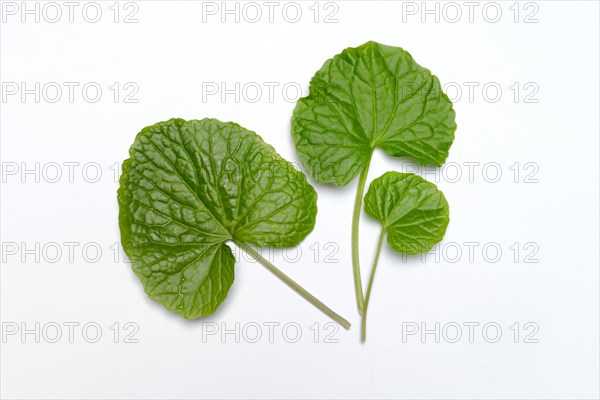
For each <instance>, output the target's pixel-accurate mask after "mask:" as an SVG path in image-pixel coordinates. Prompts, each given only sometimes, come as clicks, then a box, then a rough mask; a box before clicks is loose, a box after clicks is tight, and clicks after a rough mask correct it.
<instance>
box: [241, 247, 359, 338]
mask: <svg viewBox="0 0 600 400" xmlns="http://www.w3.org/2000/svg"><path fill="white" fill-rule="evenodd" d="M234 243H235V244H236V245H237V246H238V247H239V248H240V249H242V250H244V251H245V252H246V253H248V254H250V255H251V256H252V258H254V259H255V260H256V261H258V262H259V263H260V264H261V265H262V266H263V267H265V268H266V269H268V270H269V271H270V272H271V273H273V274H274V275H275V276H276V277H278V278H279V279H281V280H282V281H283V283H285V284H286V285H288V286H289V287H290V288H292V289H293V290H294V291H295V292H296V293H298V294H299V295H300V296H302V297H304V299H306V300H307V301H308V302H309V303H310V304H312V305H313V306H315V307H317V308H318V309H319V310H321V311H322V312H323V313H324V314H325V315H327V316H328V317H330V318H331V319H333V320H334V321H335V322H337V323H338V324H340V325H341V326H343V327H344V328H345V329H350V322H348V321H347V320H346V319H344V318H343V317H342V316H340V315H339V314H337V313H336V312H335V311H333V310H332V309H331V308H329V307H327V306H326V305H325V304H323V302H321V301H320V300H319V299H317V298H316V297H315V296H313V295H312V294H310V293H309V292H308V291H307V290H306V289H304V288H303V287H302V286H300V285H298V284H297V283H296V282H295V281H294V280H292V278H290V277H289V276H287V275H286V274H284V273H283V272H282V271H281V270H279V269H278V268H277V267H275V266H274V265H273V264H271V263H270V262H269V261H268V260H266V259H264V258H263V257H262V256H261V255H260V253H258V252H257V251H256V250H254V249H253V248H252V247H250V246H248V245H247V244H245V243H243V242H240V241H237V240H234Z"/></svg>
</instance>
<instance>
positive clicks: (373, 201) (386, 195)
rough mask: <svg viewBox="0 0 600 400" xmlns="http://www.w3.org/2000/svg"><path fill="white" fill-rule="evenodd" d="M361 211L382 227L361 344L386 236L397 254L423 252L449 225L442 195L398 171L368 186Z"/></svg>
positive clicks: (386, 174)
mask: <svg viewBox="0 0 600 400" xmlns="http://www.w3.org/2000/svg"><path fill="white" fill-rule="evenodd" d="M365 212H366V213H367V214H368V215H370V216H371V217H373V218H374V219H376V220H377V221H379V222H381V224H382V227H381V233H380V235H379V241H378V243H377V251H376V252H375V259H374V261H373V267H372V268H371V275H370V277H369V284H368V286H367V292H366V295H365V302H364V306H363V313H362V333H361V340H362V341H363V342H364V341H365V340H366V335H367V310H368V308H369V300H370V298H371V290H372V289H373V281H374V279H375V271H376V270H377V263H378V261H379V254H380V253H381V245H382V243H383V238H384V237H385V236H386V233H387V241H388V243H389V244H390V246H392V248H393V249H394V250H396V251H397V252H399V253H404V254H418V253H425V252H426V251H428V250H429V249H431V248H432V247H433V246H434V245H435V244H436V243H438V242H439V241H441V240H442V239H443V238H444V234H445V233H446V228H447V227H448V223H449V222H450V218H449V208H448V202H447V201H446V198H445V197H444V194H443V193H442V192H441V191H439V190H438V188H437V187H436V186H435V185H434V184H433V183H431V182H428V181H426V180H425V179H423V178H421V177H420V176H417V175H414V174H403V173H400V172H386V173H385V174H383V175H382V176H380V177H379V178H377V179H375V180H374V181H373V182H372V183H371V186H370V187H369V190H368V191H367V195H366V196H365Z"/></svg>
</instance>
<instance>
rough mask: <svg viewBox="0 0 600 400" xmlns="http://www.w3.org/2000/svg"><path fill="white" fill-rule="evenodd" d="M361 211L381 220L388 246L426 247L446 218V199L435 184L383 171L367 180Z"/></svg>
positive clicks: (411, 251)
mask: <svg viewBox="0 0 600 400" xmlns="http://www.w3.org/2000/svg"><path fill="white" fill-rule="evenodd" d="M365 212H366V213H367V214H368V215H370V216H371V217H373V218H374V219H376V220H377V221H379V222H381V224H382V225H383V230H384V231H387V241H388V243H389V244H390V246H392V247H393V248H394V250H396V251H397V252H399V253H404V254H418V253H424V252H426V251H428V250H430V249H431V248H432V247H433V246H434V245H435V244H436V243H438V242H439V241H441V240H442V239H443V238H444V234H445V233H446V227H447V226H448V223H449V222H450V218H449V213H450V211H449V208H448V202H446V198H445V197H444V194H443V193H442V192H441V191H440V190H438V188H437V186H435V185H434V184H433V183H431V182H428V181H426V180H425V179H423V178H421V177H420V176H417V175H414V174H403V173H400V172H386V173H385V174H383V175H382V176H380V177H379V178H377V179H375V180H374V181H373V182H372V183H371V186H370V187H369V190H368V191H367V194H366V196H365Z"/></svg>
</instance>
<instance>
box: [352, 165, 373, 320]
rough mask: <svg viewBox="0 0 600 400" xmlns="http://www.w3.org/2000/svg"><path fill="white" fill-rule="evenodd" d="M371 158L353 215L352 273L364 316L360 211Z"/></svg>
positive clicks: (360, 184)
mask: <svg viewBox="0 0 600 400" xmlns="http://www.w3.org/2000/svg"><path fill="white" fill-rule="evenodd" d="M370 164H371V157H369V161H367V164H366V165H365V168H363V170H362V172H361V173H360V177H359V178H358V186H357V187H356V198H355V199H354V212H353V214H352V272H353V273H354V291H355V293H356V304H357V306H358V313H359V314H360V315H363V308H364V295H363V290H362V278H361V276H360V257H359V252H358V239H359V235H358V224H359V222H360V211H361V208H362V207H361V206H362V201H363V194H364V192H365V184H366V183H367V175H368V174H369V165H370Z"/></svg>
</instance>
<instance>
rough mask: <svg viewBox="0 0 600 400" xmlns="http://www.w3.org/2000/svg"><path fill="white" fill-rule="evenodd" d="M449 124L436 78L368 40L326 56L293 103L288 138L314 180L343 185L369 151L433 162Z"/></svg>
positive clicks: (444, 147) (447, 141)
mask: <svg viewBox="0 0 600 400" xmlns="http://www.w3.org/2000/svg"><path fill="white" fill-rule="evenodd" d="M455 130H456V123H455V113H454V110H453V109H452V102H451V101H450V100H449V99H448V97H447V96H446V95H445V94H444V93H443V92H442V88H441V86H440V82H439V80H438V78H437V77H436V76H434V75H432V74H431V72H430V71H429V70H428V69H426V68H423V67H421V66H420V65H419V64H417V63H416V62H415V60H414V59H413V58H412V57H411V55H410V54H409V53H408V52H406V51H404V50H403V49H401V48H399V47H392V46H385V45H382V44H379V43H375V42H368V43H365V44H363V45H362V46H360V47H357V48H348V49H346V50H344V51H343V52H342V53H341V54H338V55H336V56H334V57H333V58H332V59H330V60H327V61H326V62H325V64H324V65H323V66H322V67H321V69H320V70H319V71H317V73H316V74H315V76H314V77H313V78H312V80H311V82H310V93H309V95H308V96H307V97H305V98H302V99H300V100H299V101H298V103H297V105H296V108H295V109H294V114H293V117H292V137H293V138H294V142H295V145H296V149H297V150H298V153H299V155H300V158H301V160H302V163H303V164H304V165H305V167H306V168H307V169H308V170H309V172H310V174H311V175H312V176H313V178H314V179H315V180H316V181H318V182H324V183H333V184H335V185H346V184H347V183H348V182H350V181H351V180H352V179H353V178H354V177H355V176H356V175H358V174H359V173H360V172H361V171H363V170H364V169H365V167H366V166H367V165H368V164H369V161H370V159H371V155H372V153H373V150H374V149H375V148H377V147H379V148H382V149H383V150H385V151H386V152H387V153H389V154H390V155H392V156H397V157H400V156H408V157H411V158H413V159H414V160H416V161H417V162H419V163H422V164H433V165H438V166H439V165H441V164H442V163H443V162H444V161H445V159H446V157H447V156H448V150H449V148H450V145H451V144H452V141H453V140H454V131H455Z"/></svg>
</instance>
